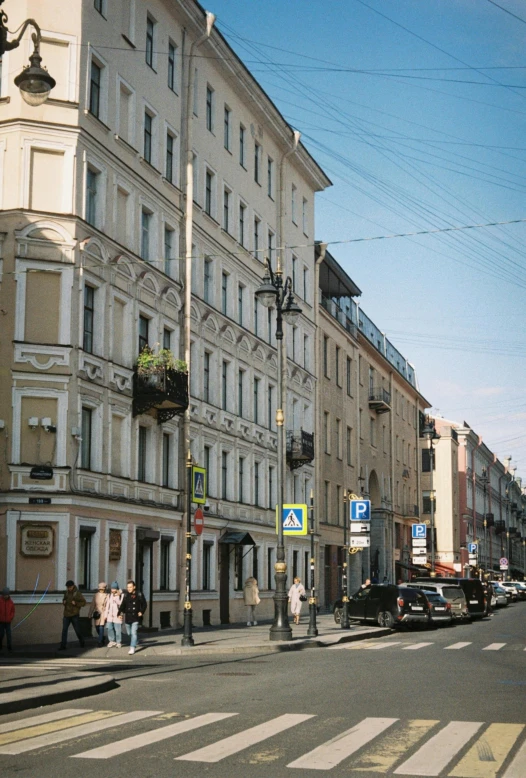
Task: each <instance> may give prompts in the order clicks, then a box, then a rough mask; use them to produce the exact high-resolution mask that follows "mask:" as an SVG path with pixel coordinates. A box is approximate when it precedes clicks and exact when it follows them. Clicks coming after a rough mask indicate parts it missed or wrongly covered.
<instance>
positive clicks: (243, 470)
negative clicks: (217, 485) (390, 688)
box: [238, 457, 245, 503]
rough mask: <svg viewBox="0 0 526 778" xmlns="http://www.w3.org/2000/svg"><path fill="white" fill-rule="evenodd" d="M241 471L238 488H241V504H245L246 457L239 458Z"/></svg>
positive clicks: (239, 471) (239, 470) (239, 472)
mask: <svg viewBox="0 0 526 778" xmlns="http://www.w3.org/2000/svg"><path fill="white" fill-rule="evenodd" d="M238 464H239V469H238V486H239V502H240V503H244V502H245V489H244V486H245V484H244V481H245V457H239V463H238Z"/></svg>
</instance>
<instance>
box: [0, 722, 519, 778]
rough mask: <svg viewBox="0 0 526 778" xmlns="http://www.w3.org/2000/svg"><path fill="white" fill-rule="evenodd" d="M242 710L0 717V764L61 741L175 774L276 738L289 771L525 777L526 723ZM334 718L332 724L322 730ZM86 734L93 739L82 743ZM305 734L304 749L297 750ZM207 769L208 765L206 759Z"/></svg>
mask: <svg viewBox="0 0 526 778" xmlns="http://www.w3.org/2000/svg"><path fill="white" fill-rule="evenodd" d="M239 716H240V714H239V713H237V712H213V711H211V712H207V713H201V714H196V715H182V714H171V713H166V712H163V711H158V710H132V711H129V712H127V713H123V712H119V711H110V710H98V711H94V710H91V709H89V708H65V709H63V710H60V711H51V712H48V713H42V714H37V715H31V716H28V717H27V718H22V719H18V720H16V721H9V722H5V723H0V770H1V769H2V768H1V766H2V756H3V755H9V756H17V755H26V754H27V755H29V756H32V757H33V758H35V760H36V759H37V758H38V754H39V753H40V752H42V751H43V750H44V751H45V749H47V748H49V747H50V746H54V745H56V744H58V743H60V745H61V753H64V748H65V746H67V744H68V743H69V745H70V750H73V751H74V753H68V755H67V756H65V757H64V758H68V759H91V760H98V761H103V760H111V759H115V758H116V757H123V756H127V755H128V754H132V755H133V752H137V751H138V750H140V749H145V750H147V749H150V751H151V753H154V754H155V756H156V758H157V759H159V758H161V754H162V757H165V758H167V759H169V760H173V761H175V763H176V765H179V769H178V767H177V766H175V765H174V769H175V774H176V775H177V774H180V775H184V766H183V763H185V762H194V763H201V764H203V765H209V766H211V765H213V764H217V763H223V764H224V765H226V766H228V764H229V762H228V760H229V759H230V760H232V759H233V758H235V757H236V756H237V755H238V754H241V753H242V752H250V750H251V749H255V748H256V747H257V746H258V745H259V744H261V743H265V742H266V741H269V740H272V739H273V738H276V739H279V738H281V740H279V745H280V748H279V749H278V750H277V753H278V754H279V756H278V757H277V758H278V759H282V761H283V764H282V767H285V768H290V769H291V770H293V771H297V770H303V771H307V770H320V771H321V770H325V771H330V770H333V769H335V768H338V767H339V766H340V765H341V766H342V769H344V770H345V772H346V774H349V775H350V776H355V777H356V778H357V777H358V776H363V774H364V773H366V772H369V773H373V772H374V774H375V775H376V774H378V775H385V776H393V778H394V776H413V778H427V776H446V775H447V776H448V777H449V778H525V776H526V725H525V724H520V723H494V722H489V723H488V722H483V721H448V722H443V721H440V720H439V719H409V720H403V719H398V718H390V717H389V718H388V717H385V718H382V717H378V718H374V717H367V718H364V719H362V720H356V721H353V720H352V718H349V722H348V725H347V727H345V728H343V727H342V724H341V720H340V719H334V720H333V725H331V720H330V719H329V725H328V724H327V719H326V718H325V717H319V716H316V715H315V714H311V713H284V714H281V715H279V716H276V717H274V718H270V719H268V718H267V719H263V720H260V721H259V722H257V723H253V721H252V720H251V724H253V725H252V726H249V727H246V726H245V727H243V723H245V724H246V716H245V717H243V718H238V717H239ZM252 718H254V716H252ZM174 719H176V720H174ZM166 721H169V722H170V723H166ZM349 725H350V726H349ZM330 726H333V728H334V732H333V733H332V732H329V731H328V727H330ZM137 727H139V729H140V731H137ZM218 728H219V729H218ZM198 730H199V748H197V749H196V750H191V751H188V750H186V749H187V748H188V743H189V742H190V741H189V739H188V737H187V736H188V733H190V732H193V731H198ZM228 730H230V732H229V731H228ZM342 730H343V731H342ZM290 732H292V733H294V732H296V733H297V732H301V733H302V736H303V737H302V738H296V737H290ZM105 733H106V737H107V738H108V740H109V742H102V743H101V742H99V744H97V743H96V741H95V742H94V740H93V737H94V736H97V735H100V736H101V740H102V741H104V736H105ZM327 735H329V737H328V738H327ZM83 738H86V740H87V741H88V742H89V748H88V749H87V750H84V749H85V748H86V746H85V745H84V746H83V743H82V739H83ZM163 741H164V742H165V745H166V746H168V748H167V750H164V751H162V752H160V751H159V750H158V748H157V749H156V744H159V743H162V742H163ZM307 741H308V743H309V744H310V748H309V749H308V750H306V751H305V752H304V753H301V751H302V750H303V749H304V748H305V742H307ZM320 741H321V742H320ZM284 743H286V746H285V747H284V746H283V744H284ZM302 746H303V749H302ZM287 748H288V750H289V752H290V753H289V755H288V757H287ZM298 752H300V753H298ZM147 753H148V751H147ZM252 753H254V751H253V752H252ZM256 754H257V752H256ZM132 758H133V756H132ZM274 764H276V765H277V764H278V763H277V762H274ZM203 769H204V768H203ZM206 769H207V770H208V771H210V770H211V767H207V768H206ZM179 770H180V772H179ZM221 774H222V775H223V774H224V772H222V773H221ZM293 774H294V773H291V775H293ZM297 774H298V773H297V772H296V775H297ZM211 775H213V771H212V773H211ZM300 775H301V773H300Z"/></svg>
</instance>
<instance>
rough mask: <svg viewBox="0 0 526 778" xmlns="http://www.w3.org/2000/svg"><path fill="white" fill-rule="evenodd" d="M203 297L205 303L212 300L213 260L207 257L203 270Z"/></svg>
mask: <svg viewBox="0 0 526 778" xmlns="http://www.w3.org/2000/svg"><path fill="white" fill-rule="evenodd" d="M203 297H204V300H205V303H210V302H211V301H212V260H211V259H205V264H204V270H203Z"/></svg>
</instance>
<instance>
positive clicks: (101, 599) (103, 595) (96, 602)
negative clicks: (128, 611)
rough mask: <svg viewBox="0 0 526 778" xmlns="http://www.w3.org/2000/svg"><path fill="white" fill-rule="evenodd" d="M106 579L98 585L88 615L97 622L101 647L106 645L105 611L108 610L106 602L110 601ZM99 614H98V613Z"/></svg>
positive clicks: (96, 626)
mask: <svg viewBox="0 0 526 778" xmlns="http://www.w3.org/2000/svg"><path fill="white" fill-rule="evenodd" d="M106 586H107V584H106V581H101V582H100V584H99V586H98V592H97V594H96V595H95V596H94V597H93V600H92V601H91V605H90V606H89V611H88V617H89V618H90V619H91V618H93V620H94V622H95V629H96V630H97V635H98V638H99V648H102V647H103V645H104V625H105V623H106V616H105V615H104V612H105V610H106V603H107V601H108V596H109V595H108V593H107V591H106ZM96 614H97V615H96Z"/></svg>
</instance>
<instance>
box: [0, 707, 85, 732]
mask: <svg viewBox="0 0 526 778" xmlns="http://www.w3.org/2000/svg"><path fill="white" fill-rule="evenodd" d="M81 713H91V708H81V709H79V708H77V709H75V708H67V709H66V710H56V711H54V712H53V713H42V715H41V716H32V717H31V718H30V719H20V720H19V721H10V722H9V723H8V724H0V733H4V732H13V730H15V729H25V728H26V727H28V726H30V727H33V726H35V727H36V726H37V725H38V724H47V722H48V721H57V720H58V719H66V718H67V717H68V716H80V714H81Z"/></svg>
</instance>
